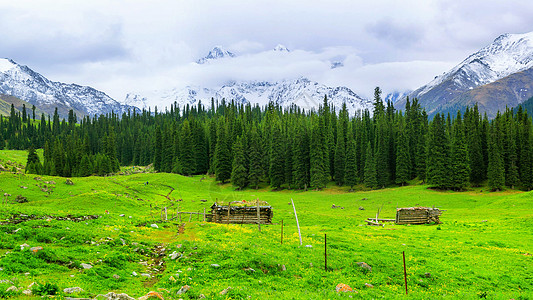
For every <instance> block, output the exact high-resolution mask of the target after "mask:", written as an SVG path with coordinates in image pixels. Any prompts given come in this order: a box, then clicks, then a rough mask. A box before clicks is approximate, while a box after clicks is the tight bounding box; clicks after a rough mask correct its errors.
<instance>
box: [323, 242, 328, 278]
mask: <svg viewBox="0 0 533 300" xmlns="http://www.w3.org/2000/svg"><path fill="white" fill-rule="evenodd" d="M324 271H326V272H327V271H328V237H327V235H326V234H325V233H324Z"/></svg>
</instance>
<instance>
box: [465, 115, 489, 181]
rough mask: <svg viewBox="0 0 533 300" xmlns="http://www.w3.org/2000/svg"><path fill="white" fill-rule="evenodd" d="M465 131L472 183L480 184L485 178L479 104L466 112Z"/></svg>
mask: <svg viewBox="0 0 533 300" xmlns="http://www.w3.org/2000/svg"><path fill="white" fill-rule="evenodd" d="M464 119H465V132H466V133H467V141H468V154H469V157H468V160H469V162H470V183H471V184H472V185H473V186H480V185H481V183H482V182H483V180H484V178H485V173H484V168H485V167H484V165H485V163H484V158H483V149H482V142H481V132H482V131H481V125H480V116H479V112H478V110H477V105H476V106H474V108H473V109H472V110H468V109H467V111H466V112H465V118H464Z"/></svg>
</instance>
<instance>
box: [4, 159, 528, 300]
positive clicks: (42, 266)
mask: <svg viewBox="0 0 533 300" xmlns="http://www.w3.org/2000/svg"><path fill="white" fill-rule="evenodd" d="M25 159H26V152H25V151H0V164H2V165H14V164H16V163H19V164H24V163H25ZM7 161H10V162H11V164H8V163H7ZM8 169H9V171H4V172H0V192H1V193H0V199H1V200H2V202H1V205H0V229H1V230H0V268H1V271H0V298H9V297H13V298H21V299H29V298H32V297H34V298H39V297H41V296H42V295H47V294H55V295H54V297H58V298H61V297H75V298H94V297H96V296H97V295H98V294H107V293H108V292H111V291H112V292H116V293H126V294H128V295H130V296H132V297H135V298H138V297H141V296H143V295H146V294H147V293H148V292H150V291H155V292H157V293H159V294H160V295H161V296H162V297H163V298H164V299H199V298H202V297H205V298H206V299H353V298H355V299H480V298H486V299H531V298H533V256H531V254H532V253H533V225H532V218H533V192H520V191H513V190H507V191H503V192H495V193H491V192H488V191H487V189H486V188H476V189H471V190H469V191H467V192H441V191H435V190H431V189H428V188H427V186H425V185H421V184H416V183H413V185H410V186H406V187H398V188H389V189H383V190H368V191H364V190H361V191H357V192H348V188H344V187H343V188H339V187H336V186H334V184H333V183H331V184H330V186H329V187H328V188H327V189H325V190H323V191H307V192H302V191H291V190H282V191H271V190H270V189H267V188H263V189H259V190H254V189H246V190H244V191H235V189H234V187H232V186H231V185H230V184H225V185H220V184H218V183H217V182H215V181H214V178H211V177H202V176H193V177H185V176H180V175H176V174H166V173H150V172H146V171H147V170H146V169H144V168H143V167H137V168H132V167H127V168H122V170H121V173H120V174H117V175H114V176H109V177H94V176H93V177H86V178H72V182H73V183H74V184H73V185H68V184H66V179H65V178H61V177H51V176H36V175H30V174H23V173H20V172H18V173H16V172H15V173H14V172H12V170H11V168H8ZM7 195H9V196H7ZM18 195H20V196H22V197H26V199H27V202H24V200H21V199H22V198H21V197H19V200H18V201H19V202H21V203H19V202H17V199H16V198H17V196H18ZM255 199H260V200H263V201H267V202H268V203H269V204H270V205H272V207H273V211H274V217H273V224H271V225H262V226H261V231H259V230H258V226H257V225H246V224H244V225H241V224H216V223H207V222H204V221H203V220H202V218H201V217H200V218H199V217H198V215H192V216H190V215H186V214H182V215H181V216H182V217H181V222H180V219H179V218H177V217H176V211H177V210H178V209H179V211H182V212H203V210H204V209H205V210H207V211H209V210H210V206H211V205H212V204H213V203H214V202H215V201H218V202H221V201H224V202H227V201H235V200H246V201H254V200H255ZM291 199H293V201H294V204H295V206H296V210H297V214H298V218H299V223H300V227H301V234H302V240H303V245H302V246H300V243H299V237H298V230H297V227H296V220H295V218H294V212H293V208H292V205H291V204H290V203H291ZM202 200H203V201H202ZM332 205H335V206H340V207H343V208H332ZM410 206H436V207H439V208H441V209H443V210H445V211H444V212H443V215H442V216H441V221H442V224H440V225H412V226H409V225H394V224H392V223H386V224H385V226H384V227H381V226H379V227H375V226H367V225H365V224H366V223H365V219H366V218H369V217H375V215H376V212H377V211H378V210H380V209H381V213H380V218H394V216H395V211H396V208H397V207H410ZM165 207H167V218H168V219H169V220H168V221H164V220H162V219H161V218H162V215H163V213H162V212H163V208H165ZM360 208H364V210H361V209H360ZM96 216H98V218H96ZM282 221H283V225H284V226H283V243H281V238H282V226H281V223H282ZM152 224H156V225H157V227H158V228H154V227H152ZM325 235H327V254H328V257H327V259H328V269H327V270H325V269H324V236H325ZM23 244H27V245H28V246H27V247H21V245H23ZM31 247H42V249H41V250H38V251H36V252H34V251H32V250H30V248H31ZM21 248H24V249H22V250H21ZM403 252H405V257H406V265H407V269H406V270H407V285H408V292H409V294H408V296H406V295H405V286H404V274H403V261H402V253H403ZM358 262H365V263H367V264H368V265H369V266H371V268H372V269H371V271H369V270H367V269H364V268H361V267H360V266H359V265H358ZM82 264H90V265H91V266H92V267H91V268H89V269H85V268H84V265H82ZM32 283H35V284H34V285H33V286H32V287H31V288H28V286H29V285H31V284H32ZM339 283H343V284H347V285H349V286H350V287H351V288H352V289H353V290H354V292H346V293H342V292H341V293H337V292H336V291H335V287H336V286H337V285H338V284H339ZM185 285H188V286H189V287H190V288H189V290H188V291H187V292H185V293H182V294H178V292H179V290H180V289H181V288H182V287H183V286H185ZM11 286H15V287H17V290H16V291H9V292H8V291H7V289H8V288H9V287H11ZM71 287H80V288H81V289H82V291H78V292H75V293H73V294H66V293H65V292H64V291H63V290H64V289H65V288H71ZM228 287H231V288H230V289H228ZM25 290H31V291H32V295H30V296H28V295H26V294H24V293H23V291H25ZM223 291H226V293H221V292H223Z"/></svg>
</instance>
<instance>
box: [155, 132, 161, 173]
mask: <svg viewBox="0 0 533 300" xmlns="http://www.w3.org/2000/svg"><path fill="white" fill-rule="evenodd" d="M162 159H163V137H162V135H161V128H160V127H159V126H158V127H157V128H156V129H155V139H154V160H153V162H154V170H156V171H158V172H159V171H161V164H162Z"/></svg>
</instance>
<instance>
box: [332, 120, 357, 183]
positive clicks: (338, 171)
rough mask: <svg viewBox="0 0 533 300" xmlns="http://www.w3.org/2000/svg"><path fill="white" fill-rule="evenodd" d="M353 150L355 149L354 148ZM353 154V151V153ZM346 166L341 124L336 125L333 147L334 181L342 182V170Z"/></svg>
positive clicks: (343, 135)
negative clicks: (335, 140)
mask: <svg viewBox="0 0 533 300" xmlns="http://www.w3.org/2000/svg"><path fill="white" fill-rule="evenodd" d="M354 150H355V149H354ZM354 154H355V153H354ZM345 167H346V146H345V134H344V128H343V126H338V127H337V145H336V147H335V168H334V169H335V183H337V185H339V186H341V185H343V184H344V176H345V174H344V171H345Z"/></svg>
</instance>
